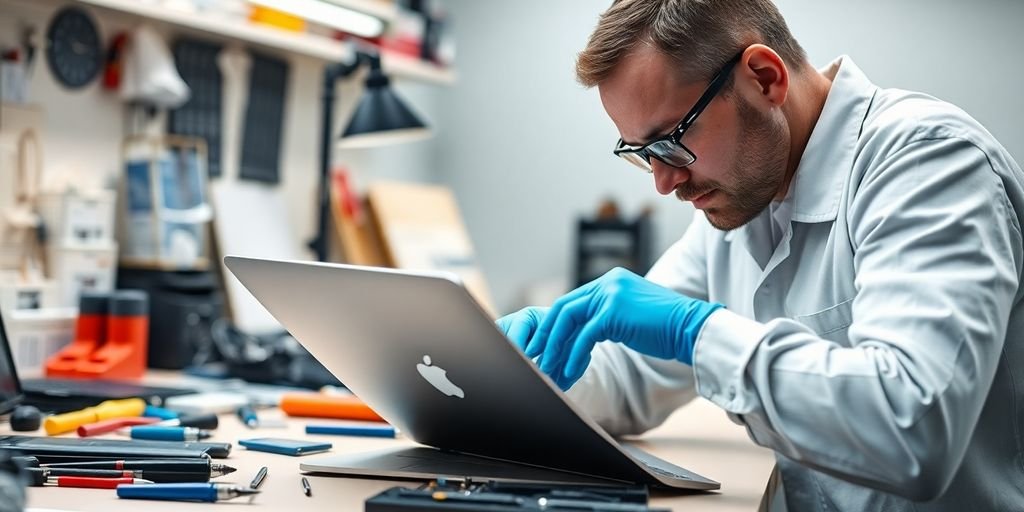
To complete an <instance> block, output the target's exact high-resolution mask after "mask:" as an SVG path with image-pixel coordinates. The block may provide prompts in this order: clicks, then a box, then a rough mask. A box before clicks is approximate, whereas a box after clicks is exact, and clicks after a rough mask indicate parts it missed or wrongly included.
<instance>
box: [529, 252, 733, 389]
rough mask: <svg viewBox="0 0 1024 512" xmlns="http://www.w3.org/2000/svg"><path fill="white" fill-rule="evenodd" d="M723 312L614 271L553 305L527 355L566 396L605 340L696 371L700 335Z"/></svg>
mask: <svg viewBox="0 0 1024 512" xmlns="http://www.w3.org/2000/svg"><path fill="white" fill-rule="evenodd" d="M721 307H722V305H721V304H712V303H710V302H706V301H703V300H697V299H691V298H690V297H687V296H685V295H682V294H679V293H676V292H674V291H672V290H670V289H668V288H665V287H662V286H659V285H657V284H654V283H652V282H650V281H648V280H646V279H644V278H642V277H640V276H638V275H636V274H634V273H632V272H630V271H628V270H625V269H622V268H616V269H613V270H611V271H609V272H608V273H606V274H605V275H603V276H601V277H600V278H598V279H596V280H594V281H591V282H590V283H587V284H585V285H583V286H581V287H579V288H577V289H575V290H573V291H572V292H569V293H568V294H566V295H564V296H562V297H561V298H560V299H558V300H557V301H555V303H554V304H553V305H552V306H551V308H550V309H549V310H548V312H547V314H546V315H543V317H544V318H543V319H542V321H541V322H540V325H539V326H537V328H536V329H535V330H534V334H533V337H532V338H530V341H529V342H528V343H527V345H526V350H525V352H526V356H527V357H529V358H534V357H537V356H538V355H540V356H541V358H540V361H539V365H540V369H541V371H543V372H544V373H546V374H548V375H549V376H551V378H552V379H553V380H554V381H555V382H556V383H557V384H558V385H559V387H561V388H562V389H563V390H566V389H569V388H570V387H571V386H572V385H573V384H574V383H576V381H577V380H579V378H580V377H581V376H583V371H584V370H586V368H587V365H589V364H590V352H591V351H592V350H593V349H594V345H596V344H597V343H598V342H601V341H604V340H611V341H615V342H619V343H622V344H623V345H626V346H627V347H629V348H631V349H633V350H636V351H637V352H640V353H642V354H646V355H649V356H653V357H658V358H661V359H677V360H679V361H682V362H683V363H686V364H688V365H692V364H693V347H694V344H696V342H697V335H698V334H699V333H700V329H701V327H703V326H704V322H706V321H707V319H708V317H709V316H711V314H712V313H714V312H715V311H716V310H717V309H719V308H721Z"/></svg>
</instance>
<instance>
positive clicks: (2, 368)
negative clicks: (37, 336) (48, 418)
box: [0, 313, 22, 414]
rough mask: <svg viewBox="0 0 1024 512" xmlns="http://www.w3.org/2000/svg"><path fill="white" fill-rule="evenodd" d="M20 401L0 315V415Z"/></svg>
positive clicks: (8, 344)
mask: <svg viewBox="0 0 1024 512" xmlns="http://www.w3.org/2000/svg"><path fill="white" fill-rule="evenodd" d="M21 399H22V395H21V384H20V383H19V382H18V374H17V372H16V371H15V370H14V359H13V357H12V355H11V345H10V343H8V341H7V330H6V328H5V327H4V319H3V313H0V414H5V413H7V412H8V411H10V410H11V409H13V408H14V406H15V405H18V402H20V401H21Z"/></svg>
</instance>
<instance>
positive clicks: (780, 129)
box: [676, 97, 789, 231]
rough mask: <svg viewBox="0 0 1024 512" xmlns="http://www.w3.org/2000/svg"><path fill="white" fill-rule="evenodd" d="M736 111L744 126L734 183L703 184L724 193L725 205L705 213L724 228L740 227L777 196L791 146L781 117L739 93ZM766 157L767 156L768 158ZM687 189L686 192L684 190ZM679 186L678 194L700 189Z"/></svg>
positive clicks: (692, 194)
mask: <svg viewBox="0 0 1024 512" xmlns="http://www.w3.org/2000/svg"><path fill="white" fill-rule="evenodd" d="M737 111H738V112H739V117H740V121H741V123H742V126H743V129H742V131H741V133H740V141H739V143H738V144H737V145H736V156H735V158H734V160H733V161H734V162H736V164H735V165H734V166H733V168H732V169H731V170H730V171H729V172H728V173H726V175H727V176H729V177H730V178H731V180H730V181H731V182H732V184H731V185H729V186H728V187H725V186H724V184H722V183H721V182H717V181H716V182H713V183H711V184H710V185H705V186H701V187H700V188H701V189H705V190H712V189H717V190H718V191H717V192H716V193H721V194H723V195H724V196H725V197H724V199H725V201H724V203H725V205H726V206H722V207H716V208H708V209H707V210H705V211H704V215H705V216H706V217H707V219H708V223H709V224H711V226H712V227H714V228H716V229H718V230H721V231H731V230H733V229H736V228H739V227H741V226H743V225H745V224H746V223H748V222H750V221H751V220H753V219H754V218H755V217H757V216H758V215H760V214H761V212H763V211H764V210H765V208H767V207H768V205H769V204H771V202H772V200H773V199H775V196H776V194H778V191H779V190H780V189H781V187H782V182H783V180H784V179H785V176H786V164H787V163H788V160H789V152H788V150H787V148H788V147H789V144H788V141H787V133H786V127H785V126H784V125H783V124H782V122H781V120H779V119H775V118H772V117H771V116H769V115H767V114H764V113H762V112H760V111H758V110H756V109H755V108H754V107H753V106H751V105H750V104H748V103H746V101H744V100H743V99H742V98H739V97H737ZM766 158H767V159H766ZM681 192H684V193H681ZM694 192H695V191H694V190H681V189H680V190H677V191H676V196H677V197H682V196H684V195H686V196H688V197H693V196H694V195H699V193H700V191H699V190H698V191H696V192H697V194H694Z"/></svg>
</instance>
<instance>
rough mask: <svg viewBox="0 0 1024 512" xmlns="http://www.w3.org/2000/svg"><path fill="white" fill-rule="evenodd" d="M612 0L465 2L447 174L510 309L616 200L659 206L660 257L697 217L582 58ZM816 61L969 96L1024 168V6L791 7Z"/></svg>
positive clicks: (444, 102) (816, 2) (459, 9)
mask: <svg viewBox="0 0 1024 512" xmlns="http://www.w3.org/2000/svg"><path fill="white" fill-rule="evenodd" d="M610 3H611V2H610V1H609V0H558V1H550V0H519V1H516V2H496V1H480V0H449V1H448V3H447V5H448V6H449V9H450V11H451V13H452V14H453V17H454V19H455V27H454V28H455V31H456V37H457V42H458V59H457V61H458V62H457V65H458V69H459V73H460V79H459V82H458V84H457V85H456V86H454V87H452V88H449V89H444V90H442V91H441V92H440V96H441V99H440V100H439V101H440V106H441V112H442V117H441V118H440V119H439V121H438V124H440V125H441V126H442V130H441V138H440V141H439V147H438V148H437V149H438V154H437V161H438V171H439V173H440V174H439V178H440V179H441V181H443V182H446V183H449V184H450V185H451V186H453V187H454V189H455V191H456V194H457V196H458V199H459V201H460V204H461V207H462V209H463V214H464V215H465V217H466V220H467V224H468V226H469V230H470V234H471V236H472V238H473V240H474V243H475V244H476V249H477V252H478V255H479V258H480V261H481V263H482V265H483V268H484V271H485V272H486V275H487V278H488V280H489V282H490V284H491V287H492V292H493V294H494V298H495V301H496V304H497V306H498V308H499V309H500V310H503V311H509V310H511V309H512V308H515V307H518V306H519V305H520V301H521V294H522V289H523V286H524V285H526V284H528V283H531V282H535V281H538V280H545V279H550V278H552V277H559V276H562V277H563V278H564V276H567V275H569V274H570V273H571V272H572V266H571V265H572V258H573V253H572V248H573V243H574V239H573V226H574V219H575V217H576V216H577V215H578V214H588V213H590V212H591V211H592V210H593V208H594V205H595V204H596V203H597V201H598V199H599V198H601V197H604V196H609V195H610V196H613V197H615V198H616V199H618V200H619V202H620V204H623V205H624V206H626V211H627V213H632V212H635V211H636V209H637V208H639V206H640V205H642V204H644V203H646V202H649V201H650V202H655V204H656V205H657V214H656V217H655V221H656V222H657V239H656V245H657V249H658V250H659V251H660V250H662V249H664V248H666V247H667V246H668V245H669V244H670V243H671V242H672V241H674V240H675V239H676V238H677V237H678V236H679V235H680V234H681V233H682V231H683V229H685V227H686V225H687V224H688V223H689V222H690V220H691V218H692V214H693V210H692V208H691V207H690V206H688V205H684V204H681V203H679V202H678V201H677V200H676V199H674V198H671V197H670V198H664V197H661V196H658V195H657V193H656V192H655V191H654V188H653V184H652V183H651V179H650V177H647V176H645V175H643V174H640V173H638V172H636V171H635V170H633V169H631V168H630V167H629V166H628V165H626V164H624V163H621V162H618V161H616V159H615V158H614V157H613V156H612V155H611V148H612V145H613V144H614V142H615V140H616V138H617V133H616V131H615V129H614V126H613V125H612V123H611V122H610V121H609V120H608V119H607V118H606V116H605V114H604V111H603V109H602V107H601V104H600V101H599V99H598V97H597V93H596V91H587V90H584V89H583V88H582V87H580V86H579V85H577V84H576V83H575V81H574V76H573V65H574V60H575V56H576V53H577V52H579V51H580V50H581V49H582V48H583V46H584V45H585V44H586V40H587V37H588V36H589V34H590V32H591V30H592V29H593V27H594V25H595V23H596V21H597V17H598V15H599V13H600V12H601V11H603V10H604V9H605V8H606V7H607V6H608V5H610ZM778 5H779V7H780V10H781V11H782V13H783V15H785V16H786V18H787V20H789V23H790V28H791V29H792V30H793V32H794V33H795V35H796V37H797V38H798V39H799V40H800V42H801V43H802V44H803V46H804V47H805V48H806V49H807V50H808V53H809V55H810V58H811V61H812V62H813V63H814V64H815V65H816V66H819V67H820V66H824V65H826V64H827V63H828V62H830V61H831V60H832V58H834V57H835V56H838V55H840V54H844V53H845V54H849V55H851V56H852V57H853V58H854V59H855V60H856V61H857V63H858V65H860V66H861V67H862V68H863V69H864V70H865V72H866V73H867V74H868V76H869V77H871V78H872V79H873V80H874V81H875V82H876V83H877V84H879V85H880V86H883V87H899V88H904V89H916V90H921V91H925V92H928V93H931V94H934V95H937V96H939V97H941V98H943V99H946V100H948V101H951V102H953V103H956V104H958V105H960V106H961V107H963V108H964V109H965V110H967V111H968V112H970V113H971V114H973V115H974V116H975V117H977V118H978V119H979V120H980V121H981V122H982V123H984V124H985V125H986V126H987V127H988V128H989V129H990V130H991V131H992V132H993V133H994V134H995V135H996V137H998V138H999V139H1000V140H1001V141H1002V143H1003V144H1004V145H1005V146H1006V147H1007V148H1008V149H1009V150H1010V152H1011V153H1013V154H1014V155H1015V156H1016V157H1017V159H1018V160H1019V161H1024V127H1022V123H1021V119H1022V116H1024V95H1021V94H1020V93H1019V88H1020V84H1021V83H1024V70H1022V69H1021V66H1020V63H1021V62H1022V61H1021V58H1020V56H1019V53H1018V52H1019V49H1020V48H1024V31H1021V30H1020V29H1019V25H1020V22H1021V20H1024V2H1019V1H1017V0H978V1H975V2H957V1H953V0H900V1H898V2H893V1H883V0H866V1H862V2H856V3H850V2H840V1H836V0H825V1H823V0H778Z"/></svg>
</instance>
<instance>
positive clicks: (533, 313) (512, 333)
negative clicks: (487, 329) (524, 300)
mask: <svg viewBox="0 0 1024 512" xmlns="http://www.w3.org/2000/svg"><path fill="white" fill-rule="evenodd" d="M548 309H549V308H538V307H528V308H523V309H520V310H519V311H516V312H515V313H510V314H507V315H505V316H503V317H501V318H499V319H497V320H496V321H495V323H497V324H498V329H501V332H503V333H505V336H506V337H507V338H508V339H509V340H511V341H512V343H515V345H516V346H517V347H519V350H522V351H524V352H525V351H526V342H528V341H530V338H531V337H532V336H533V332H534V331H536V330H537V326H539V325H540V322H541V320H544V315H546V314H547V313H548Z"/></svg>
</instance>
